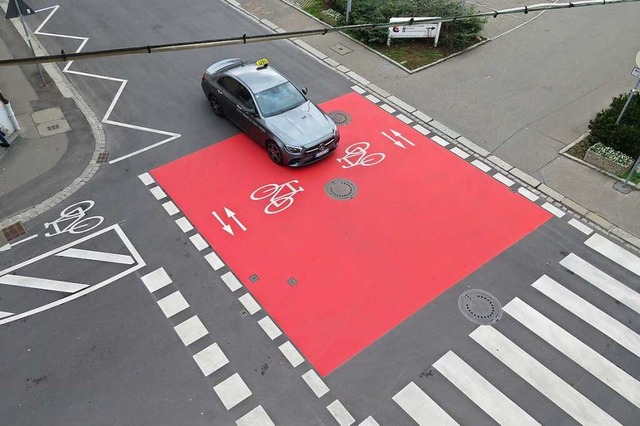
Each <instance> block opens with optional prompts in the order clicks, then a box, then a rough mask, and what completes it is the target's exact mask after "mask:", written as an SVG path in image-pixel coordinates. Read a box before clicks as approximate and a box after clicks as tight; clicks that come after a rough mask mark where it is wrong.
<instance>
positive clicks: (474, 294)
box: [458, 289, 502, 325]
mask: <svg viewBox="0 0 640 426" xmlns="http://www.w3.org/2000/svg"><path fill="white" fill-rule="evenodd" d="M458 308H460V311H461V312H462V315H464V316H465V317H467V319H469V320H471V321H473V322H475V323H476V324H480V325H490V324H495V323H496V322H498V321H499V320H500V318H502V305H501V304H500V301H499V300H498V299H496V297H495V296H493V295H492V294H491V293H488V292H486V291H484V290H478V289H471V290H467V291H465V292H464V293H462V294H461V295H460V297H459V298H458Z"/></svg>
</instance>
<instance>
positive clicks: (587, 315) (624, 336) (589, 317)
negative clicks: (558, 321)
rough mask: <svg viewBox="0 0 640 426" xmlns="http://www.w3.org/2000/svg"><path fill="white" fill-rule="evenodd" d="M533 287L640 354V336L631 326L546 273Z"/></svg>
mask: <svg viewBox="0 0 640 426" xmlns="http://www.w3.org/2000/svg"><path fill="white" fill-rule="evenodd" d="M533 287H534V288H535V289H536V290H538V291H540V292H541V293H543V294H544V295H546V296H547V297H548V298H550V299H552V300H553V301H554V302H556V303H557V304H559V305H560V306H562V307H563V308H565V309H566V310H568V311H570V312H571V313H573V314H574V315H576V316H577V317H579V318H580V319H582V320H583V321H584V322H586V323H587V324H590V325H591V326H593V327H595V328H596V329H598V330H600V331H601V332H602V333H603V334H604V335H606V336H609V338H611V339H612V340H614V341H616V342H617V343H619V344H620V345H622V346H624V347H625V348H627V349H628V350H629V351H631V352H632V353H633V354H635V355H636V356H640V336H638V334H636V333H635V332H634V331H633V330H631V329H630V328H629V327H627V326H625V325H624V324H622V323H620V322H619V321H618V320H616V319H614V318H612V317H610V316H609V315H608V314H606V313H604V312H602V311H601V310H600V309H598V308H596V307H595V306H593V305H592V304H591V303H589V302H587V301H586V300H584V299H583V298H582V297H580V296H578V295H577V294H575V293H573V292H572V291H570V290H567V289H566V288H564V287H563V286H561V285H560V284H558V283H557V282H556V281H554V280H552V279H551V278H549V277H548V276H546V275H543V276H542V277H540V278H539V279H538V280H537V281H536V282H535V283H533Z"/></svg>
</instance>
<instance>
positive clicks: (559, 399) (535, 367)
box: [469, 326, 620, 426]
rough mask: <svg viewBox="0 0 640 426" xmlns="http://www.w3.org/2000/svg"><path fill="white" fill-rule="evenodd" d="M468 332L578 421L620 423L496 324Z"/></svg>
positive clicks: (603, 423) (594, 423) (587, 423)
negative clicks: (505, 333)
mask: <svg viewBox="0 0 640 426" xmlns="http://www.w3.org/2000/svg"><path fill="white" fill-rule="evenodd" d="M469 336H470V337H471V338H472V339H473V340H475V341H476V342H478V343H479V344H480V345H481V346H482V347H483V348H485V349H486V350H487V351H488V352H489V353H490V354H491V355H493V356H495V357H496V358H497V359H499V360H500V361H501V362H502V363H503V364H505V365H506V366H507V367H509V368H510V369H511V370H513V371H514V372H515V373H516V374H518V375H519V376H520V377H522V378H523V379H524V380H525V381H526V382H527V383H529V384H530V385H531V386H533V387H534V388H535V389H537V390H538V392H540V393H541V394H543V395H544V396H546V397H547V398H549V399H550V400H551V401H552V402H553V403H554V404H556V405H557V406H558V407H560V408H561V409H562V410H564V411H565V412H566V413H567V414H569V415H570V416H571V417H573V418H574V419H576V420H577V421H578V422H580V423H582V424H584V425H594V426H595V425H608V426H612V425H619V424H620V423H618V422H617V421H616V420H615V419H614V418H613V417H611V416H610V415H608V414H607V413H606V412H604V411H603V410H602V409H600V408H599V407H598V406H597V405H595V404H594V403H592V402H591V401H589V400H588V399H587V398H585V397H584V396H583V395H582V394H581V393H579V392H578V391H576V390H575V389H574V388H573V387H571V386H570V385H569V384H567V383H566V382H565V381H563V380H562V379H560V378H559V377H558V376H556V375H555V374H554V373H553V372H552V371H551V370H549V369H547V368H546V367H545V366H544V365H542V364H541V363H540V362H538V361H537V360H536V359H535V358H533V357H532V356H530V355H529V354H527V353H526V352H525V351H523V350H522V349H521V348H520V347H519V346H517V345H516V344H514V343H513V342H511V340H509V339H507V338H506V337H505V336H504V335H502V334H501V333H500V332H499V331H497V330H496V329H494V328H493V327H491V326H480V327H478V328H477V329H475V330H474V331H473V332H472V333H471V334H470V335H469Z"/></svg>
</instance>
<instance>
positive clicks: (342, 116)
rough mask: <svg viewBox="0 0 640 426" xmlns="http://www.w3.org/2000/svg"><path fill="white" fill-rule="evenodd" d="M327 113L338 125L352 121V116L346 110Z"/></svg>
mask: <svg viewBox="0 0 640 426" xmlns="http://www.w3.org/2000/svg"><path fill="white" fill-rule="evenodd" d="M327 115H328V116H329V118H331V119H332V120H333V122H334V123H336V124H337V125H338V126H341V125H343V124H349V123H351V116H350V115H349V114H347V113H346V112H344V111H331V112H329V113H327Z"/></svg>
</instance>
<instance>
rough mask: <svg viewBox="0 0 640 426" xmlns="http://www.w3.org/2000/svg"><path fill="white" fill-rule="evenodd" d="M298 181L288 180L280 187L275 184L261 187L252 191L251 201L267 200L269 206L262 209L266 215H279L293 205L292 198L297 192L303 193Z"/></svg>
mask: <svg viewBox="0 0 640 426" xmlns="http://www.w3.org/2000/svg"><path fill="white" fill-rule="evenodd" d="M298 183H299V181H298V180H295V179H294V180H290V181H289V182H285V183H283V184H281V185H278V184H277V183H269V184H267V185H264V186H261V187H260V188H258V189H256V190H255V191H253V193H252V194H251V197H250V198H251V199H252V200H254V201H258V200H264V199H265V198H268V199H269V204H267V206H266V207H265V208H264V212H265V213H266V214H276V213H280V212H282V211H284V210H286V209H287V208H289V207H290V206H291V205H292V204H293V201H294V200H293V196H294V195H296V194H297V193H298V192H302V191H304V188H302V186H300V185H295V186H294V184H298Z"/></svg>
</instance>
